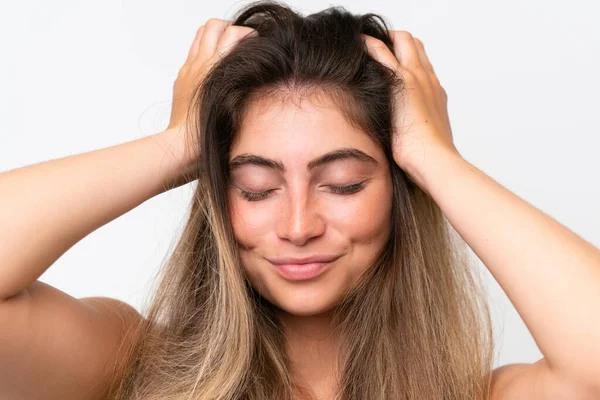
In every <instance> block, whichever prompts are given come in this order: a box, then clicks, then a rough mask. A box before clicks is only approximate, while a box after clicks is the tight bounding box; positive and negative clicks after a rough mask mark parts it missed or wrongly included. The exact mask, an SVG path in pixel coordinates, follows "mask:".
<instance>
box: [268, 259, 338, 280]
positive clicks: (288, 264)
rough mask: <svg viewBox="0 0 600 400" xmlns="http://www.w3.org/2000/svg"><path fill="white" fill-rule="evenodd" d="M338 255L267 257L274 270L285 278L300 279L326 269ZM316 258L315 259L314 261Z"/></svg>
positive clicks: (312, 276)
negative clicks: (272, 258)
mask: <svg viewBox="0 0 600 400" xmlns="http://www.w3.org/2000/svg"><path fill="white" fill-rule="evenodd" d="M339 257H340V256H329V255H327V256H312V257H305V258H290V257H287V258H278V259H275V260H271V259H269V261H270V262H271V264H272V265H273V266H274V267H275V270H276V271H277V272H278V273H279V274H280V275H281V276H282V277H283V278H285V279H287V280H290V281H300V280H307V279H313V278H316V277H317V276H319V275H321V274H322V273H323V272H325V270H327V269H328V268H329V267H330V266H331V263H332V262H333V261H334V260H336V259H338V258H339ZM315 260H316V261H315Z"/></svg>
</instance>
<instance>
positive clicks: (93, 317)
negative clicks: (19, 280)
mask: <svg viewBox="0 0 600 400" xmlns="http://www.w3.org/2000/svg"><path fill="white" fill-rule="evenodd" d="M143 321H144V318H143V317H142V316H141V315H140V314H139V313H138V311H137V310H136V309H135V308H134V307H132V306H130V305H129V304H127V303H125V302H122V301H120V300H117V299H112V298H108V297H87V298H81V299H77V298H74V297H72V296H70V295H68V294H67V293H65V292H62V291H60V290H58V289H57V288H54V287H52V286H50V285H48V284H45V283H43V282H41V281H36V282H34V283H33V284H32V285H30V287H29V288H27V289H26V290H24V291H23V292H22V293H20V294H19V295H16V296H13V297H11V298H10V299H8V300H4V301H2V302H1V303H0V326H2V329H0V365H10V368H5V369H3V370H2V373H0V393H2V395H0V397H1V398H10V399H34V398H44V399H48V400H54V399H61V400H69V399H77V400H96V399H102V398H104V397H103V395H104V393H105V391H107V390H108V388H109V387H110V385H111V382H112V381H113V378H114V377H115V376H118V374H119V373H120V370H119V368H120V367H121V366H123V365H124V364H123V361H126V355H127V350H128V349H131V348H132V346H134V345H135V344H136V342H137V341H138V340H139V332H140V330H139V329H138V328H139V327H141V322H143Z"/></svg>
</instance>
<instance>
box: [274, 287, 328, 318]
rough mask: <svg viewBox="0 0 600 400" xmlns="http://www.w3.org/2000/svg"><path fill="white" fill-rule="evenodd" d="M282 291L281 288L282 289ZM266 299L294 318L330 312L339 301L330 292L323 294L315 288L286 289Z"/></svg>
mask: <svg viewBox="0 0 600 400" xmlns="http://www.w3.org/2000/svg"><path fill="white" fill-rule="evenodd" d="M282 289H283V288H282ZM271 295H272V298H270V299H268V300H269V301H270V302H271V303H273V304H274V305H275V306H277V307H278V308H279V309H281V310H282V311H284V312H286V313H288V314H291V315H296V316H312V315H319V314H325V313H328V312H331V310H333V309H334V308H335V307H336V305H337V304H339V300H338V299H337V297H338V296H336V295H335V294H334V293H333V292H332V291H329V292H327V293H323V292H321V291H319V290H318V289H317V288H314V287H309V286H306V287H304V288H299V287H296V288H287V290H285V291H279V292H277V293H271Z"/></svg>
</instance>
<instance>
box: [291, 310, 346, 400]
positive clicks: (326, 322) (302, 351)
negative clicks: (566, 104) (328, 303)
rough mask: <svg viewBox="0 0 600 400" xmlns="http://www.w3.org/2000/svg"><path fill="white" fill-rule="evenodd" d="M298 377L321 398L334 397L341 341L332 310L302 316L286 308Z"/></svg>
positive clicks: (297, 378)
mask: <svg viewBox="0 0 600 400" xmlns="http://www.w3.org/2000/svg"><path fill="white" fill-rule="evenodd" d="M280 317H281V321H282V323H283V327H284V331H285V335H286V338H287V353H288V358H289V360H290V368H291V373H292V374H293V378H294V380H295V381H296V382H297V384H298V385H300V386H301V387H302V388H305V389H306V390H308V391H309V392H312V393H313V394H314V395H315V396H316V398H318V399H326V398H332V397H333V396H332V393H333V390H334V389H335V386H336V385H335V371H336V370H337V356H338V351H337V345H338V343H339V341H338V340H337V338H336V337H335V336H334V335H333V333H332V329H331V326H332V324H331V322H332V311H330V312H326V313H323V314H318V315H309V316H298V315H291V314H288V313H284V312H282V313H281V315H280Z"/></svg>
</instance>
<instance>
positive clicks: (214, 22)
mask: <svg viewBox="0 0 600 400" xmlns="http://www.w3.org/2000/svg"><path fill="white" fill-rule="evenodd" d="M232 22H233V21H231V20H224V19H218V18H211V19H209V20H208V21H207V22H206V24H205V25H204V33H203V34H202V40H201V41H200V45H199V47H198V56H199V57H200V58H202V59H203V60H204V59H206V58H209V57H211V56H212V55H213V54H214V52H215V50H216V49H217V44H218V43H219V39H220V38H221V35H222V34H223V32H224V31H225V29H227V27H228V26H229V25H230V24H231V23H232ZM196 58H198V57H196Z"/></svg>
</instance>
